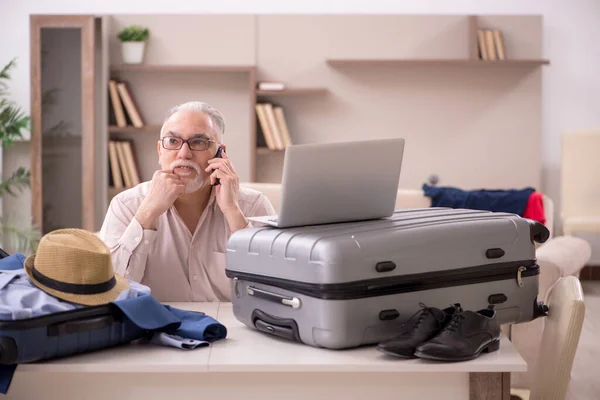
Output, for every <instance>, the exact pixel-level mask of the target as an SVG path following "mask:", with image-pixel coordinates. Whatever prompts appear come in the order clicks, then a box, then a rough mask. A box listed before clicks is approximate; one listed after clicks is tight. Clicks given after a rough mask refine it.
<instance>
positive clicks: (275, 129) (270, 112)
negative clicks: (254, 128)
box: [255, 103, 292, 151]
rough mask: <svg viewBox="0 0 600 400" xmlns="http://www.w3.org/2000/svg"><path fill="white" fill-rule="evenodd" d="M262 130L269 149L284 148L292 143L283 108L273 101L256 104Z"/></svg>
mask: <svg viewBox="0 0 600 400" xmlns="http://www.w3.org/2000/svg"><path fill="white" fill-rule="evenodd" d="M255 107H256V114H257V116H258V122H259V126H260V130H261V132H262V134H263V136H264V138H265V142H266V144H267V147H268V148H269V150H273V151H278V150H284V149H285V148H286V147H287V146H289V145H291V144H292V140H291V137H290V133H289V130H288V126H287V123H286V121H285V115H284V113H283V109H282V108H281V107H279V106H274V105H273V104H271V103H258V104H256V106H255Z"/></svg>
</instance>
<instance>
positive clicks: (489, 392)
mask: <svg viewBox="0 0 600 400" xmlns="http://www.w3.org/2000/svg"><path fill="white" fill-rule="evenodd" d="M171 305H172V306H174V307H178V308H183V309H190V310H195V311H202V312H205V313H206V314H207V315H210V316H212V317H214V318H216V319H217V320H219V322H221V323H222V324H224V325H225V326H226V327H227V330H228V335H227V339H225V340H222V341H218V342H215V343H213V344H212V345H211V346H210V347H203V348H197V349H194V350H181V349H176V348H172V347H164V346H155V345H149V344H142V345H126V346H120V347H117V348H112V349H107V350H102V351H98V352H95V353H88V354H82V355H77V356H73V357H68V358H64V359H59V360H53V361H47V362H44V363H35V364H23V365H19V366H18V368H17V372H16V374H15V376H14V379H13V382H12V384H11V387H10V390H9V392H8V394H7V396H5V398H6V399H38V398H39V399H45V400H50V399H60V400H66V399H90V400H95V399H119V400H125V399H144V400H151V399H194V400H198V399H202V398H212V399H218V400H221V399H240V398H244V399H261V400H267V399H278V400H296V399H298V400H300V399H311V400H317V399H328V400H331V399H344V400H351V399H357V400H371V399H413V398H414V399H446V400H454V399H457V400H458V399H463V400H464V399H475V398H477V399H494V400H495V399H498V400H500V399H509V398H510V395H509V392H510V372H517V371H526V369H527V364H526V363H525V361H524V360H523V359H522V358H521V356H520V355H519V354H518V352H517V351H516V350H515V348H514V347H513V346H512V344H511V343H510V342H509V341H508V339H507V338H506V337H503V338H502V340H501V344H500V350H499V351H497V352H494V353H491V354H482V355H481V356H480V357H478V358H477V359H475V360H472V361H467V362H459V363H437V362H428V361H424V360H419V359H416V360H403V359H395V358H391V357H388V356H385V355H384V354H382V353H380V352H378V351H376V350H375V348H374V347H373V346H370V347H363V348H358V349H350V350H327V349H318V348H313V347H310V346H306V345H303V344H300V343H294V342H289V341H285V340H282V339H278V338H274V337H271V336H268V335H266V334H264V333H260V332H257V331H255V330H253V329H250V328H248V327H246V326H245V325H243V324H242V323H240V322H238V321H237V320H236V319H235V317H234V316H233V312H232V308H231V304H230V303H171Z"/></svg>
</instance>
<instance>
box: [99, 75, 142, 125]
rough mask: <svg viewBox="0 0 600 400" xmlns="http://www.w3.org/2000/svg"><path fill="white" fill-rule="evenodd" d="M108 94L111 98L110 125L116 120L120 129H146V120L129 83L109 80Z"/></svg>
mask: <svg viewBox="0 0 600 400" xmlns="http://www.w3.org/2000/svg"><path fill="white" fill-rule="evenodd" d="M108 94H109V98H110V106H109V125H110V124H111V121H112V120H114V121H115V123H116V125H117V126H118V127H119V128H125V127H126V126H131V125H133V126H134V127H136V128H143V127H144V125H145V124H144V119H143V117H142V114H141V113H140V110H139V107H138V106H137V103H136V101H135V98H134V96H133V93H132V91H131V88H130V87H129V85H128V84H127V82H124V81H117V80H115V79H111V80H109V81H108ZM113 117H114V118H113Z"/></svg>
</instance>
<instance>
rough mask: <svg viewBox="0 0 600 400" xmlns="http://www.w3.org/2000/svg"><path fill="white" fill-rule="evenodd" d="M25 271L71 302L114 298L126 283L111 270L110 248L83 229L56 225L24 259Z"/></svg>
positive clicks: (102, 301) (103, 301)
mask: <svg viewBox="0 0 600 400" xmlns="http://www.w3.org/2000/svg"><path fill="white" fill-rule="evenodd" d="M25 272H27V275H29V278H30V279H31V281H32V282H33V284H34V285H36V286H37V287H39V288H40V289H42V290H43V291H44V292H46V293H48V294H50V295H52V296H55V297H57V298H59V299H62V300H66V301H69V302H71V303H76V304H83V305H99V304H106V303H109V302H111V301H114V300H115V299H116V298H117V297H118V296H119V294H120V293H121V292H122V291H123V290H126V289H128V288H129V283H128V282H127V280H125V279H124V278H123V277H122V276H120V275H116V274H115V273H114V270H113V265H112V260H111V256H110V250H109V249H108V247H107V246H106V245H105V244H104V242H103V241H102V240H100V238H98V237H97V236H96V235H94V234H93V233H91V232H88V231H85V230H82V229H58V230H55V231H52V232H50V233H48V234H46V235H44V236H43V237H42V239H41V240H40V243H39V245H38V249H37V252H36V253H35V254H33V255H30V256H29V257H27V259H26V260H25Z"/></svg>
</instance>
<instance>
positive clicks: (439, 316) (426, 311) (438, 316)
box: [404, 303, 446, 331]
mask: <svg viewBox="0 0 600 400" xmlns="http://www.w3.org/2000/svg"><path fill="white" fill-rule="evenodd" d="M419 307H421V309H420V310H418V311H417V312H415V313H414V314H413V315H412V316H411V317H410V318H409V319H408V321H407V322H406V323H405V324H404V325H405V326H408V325H409V324H410V322H411V321H412V320H413V319H414V318H415V317H416V316H417V314H419V313H421V315H420V316H419V319H418V320H417V322H415V324H414V325H413V331H414V330H417V329H418V328H419V326H420V325H421V323H422V322H423V320H424V319H425V318H426V317H427V316H428V315H433V318H435V320H436V321H437V322H438V324H441V323H442V322H444V319H445V318H446V317H445V316H444V312H443V311H442V310H438V309H436V308H433V307H427V305H425V304H424V303H419Z"/></svg>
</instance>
